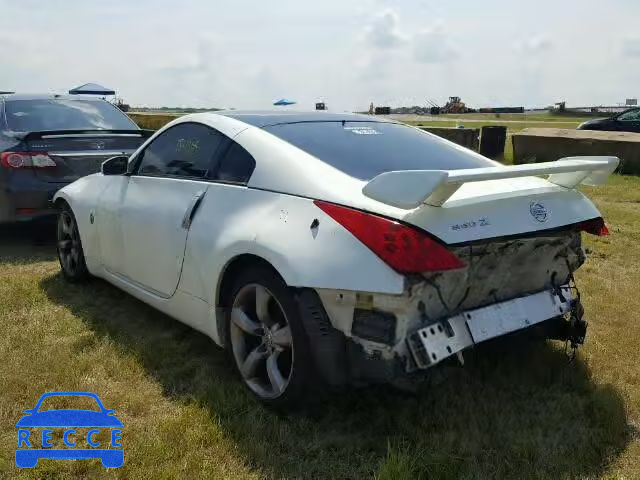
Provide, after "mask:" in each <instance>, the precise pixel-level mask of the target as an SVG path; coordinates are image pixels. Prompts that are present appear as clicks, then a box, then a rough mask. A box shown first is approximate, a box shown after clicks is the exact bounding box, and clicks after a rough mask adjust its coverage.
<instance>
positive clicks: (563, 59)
mask: <svg viewBox="0 0 640 480" xmlns="http://www.w3.org/2000/svg"><path fill="white" fill-rule="evenodd" d="M638 18H640V1H638V0H607V1H594V0H581V1H580V0H536V1H529V2H522V1H514V0H508V1H506V0H505V1H503V0H483V1H482V2H479V1H477V0H456V1H454V2H445V1H435V0H321V1H317V0H316V1H310V0H271V1H265V0H181V1H179V2H178V1H175V0H153V1H152V0H111V1H109V2H106V1H99V0H64V1H59V2H54V1H52V0H0V90H15V91H20V92H66V91H67V90H68V89H69V88H72V87H74V86H77V85H80V84H83V83H86V82H97V83H100V84H103V85H105V86H108V87H111V88H114V89H116V90H117V92H118V94H119V95H120V96H122V97H123V98H124V100H125V101H126V102H127V103H130V104H132V105H135V106H153V107H160V106H178V107H218V108H239V109H247V108H269V107H270V106H271V104H272V103H273V102H274V101H275V100H277V99H279V98H282V97H286V98H288V99H293V100H296V101H297V102H298V105H297V108H300V109H312V108H313V105H314V103H315V102H317V101H325V102H326V103H327V105H328V106H329V108H330V109H331V110H335V111H342V110H349V111H353V110H367V109H368V107H369V104H370V103H371V102H373V103H374V104H375V105H390V106H392V107H397V106H410V105H425V104H427V101H428V100H433V101H435V102H436V103H438V104H440V105H442V104H444V102H445V101H446V99H447V97H449V96H452V95H456V96H460V97H462V99H463V100H464V101H465V102H466V103H467V104H468V105H469V106H472V107H484V106H525V107H536V106H546V105H550V104H552V103H554V102H558V101H561V100H565V101H566V102H567V105H569V106H585V105H603V104H605V105H616V104H618V103H620V102H624V99H625V98H632V97H638V96H640V81H639V79H640V30H639V29H638V27H637V19H638Z"/></svg>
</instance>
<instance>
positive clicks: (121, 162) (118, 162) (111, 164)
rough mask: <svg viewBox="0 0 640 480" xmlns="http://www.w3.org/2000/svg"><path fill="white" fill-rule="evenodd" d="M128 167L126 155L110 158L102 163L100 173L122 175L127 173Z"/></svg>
mask: <svg viewBox="0 0 640 480" xmlns="http://www.w3.org/2000/svg"><path fill="white" fill-rule="evenodd" d="M128 166H129V157H127V156H126V155H118V156H117V157H111V158H108V159H107V160H105V161H104V162H102V165H101V166H100V171H101V172H102V174H103V175H124V174H125V173H127V168H128Z"/></svg>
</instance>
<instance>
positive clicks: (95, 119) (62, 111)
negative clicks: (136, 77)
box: [5, 99, 138, 132]
mask: <svg viewBox="0 0 640 480" xmlns="http://www.w3.org/2000/svg"><path fill="white" fill-rule="evenodd" d="M5 113H6V117H7V124H8V127H9V129H10V130H13V131H16V132H37V131H40V130H93V129H99V130H102V129H108V130H129V129H137V128H138V127H137V126H136V125H135V124H134V123H133V122H132V121H131V120H130V119H129V117H127V116H126V115H125V114H124V113H122V111H120V110H119V109H117V108H116V107H114V106H113V105H111V104H110V103H108V102H105V101H99V100H68V99H37V100H6V102H5Z"/></svg>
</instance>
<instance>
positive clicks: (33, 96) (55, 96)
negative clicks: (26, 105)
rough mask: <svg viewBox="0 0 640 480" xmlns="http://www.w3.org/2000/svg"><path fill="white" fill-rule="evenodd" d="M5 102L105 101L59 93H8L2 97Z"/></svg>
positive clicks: (98, 98) (97, 98)
mask: <svg viewBox="0 0 640 480" xmlns="http://www.w3.org/2000/svg"><path fill="white" fill-rule="evenodd" d="M0 99H4V100H93V101H103V100H102V98H101V97H91V96H86V95H62V94H59V93H7V94H2V95H0Z"/></svg>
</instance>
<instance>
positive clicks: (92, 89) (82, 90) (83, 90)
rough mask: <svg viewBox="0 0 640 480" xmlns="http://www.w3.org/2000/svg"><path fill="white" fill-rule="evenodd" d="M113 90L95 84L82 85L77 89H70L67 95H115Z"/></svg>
mask: <svg viewBox="0 0 640 480" xmlns="http://www.w3.org/2000/svg"><path fill="white" fill-rule="evenodd" d="M115 94H116V92H115V90H111V89H110V88H107V87H103V86H102V85H98V84H97V83H85V84H84V85H80V86H79V87H76V88H72V89H71V90H69V95H102V96H106V95H115Z"/></svg>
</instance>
